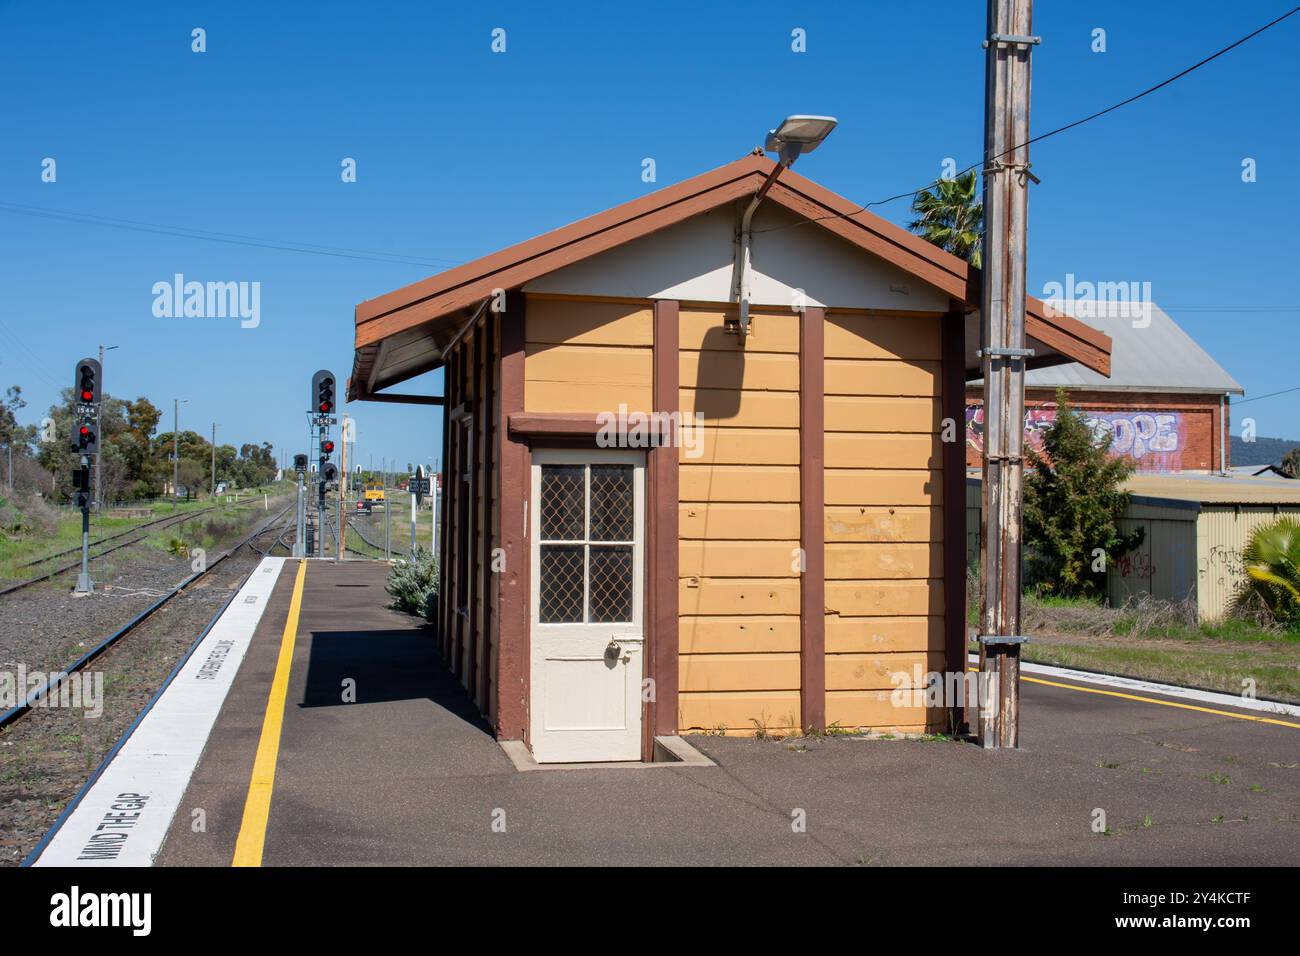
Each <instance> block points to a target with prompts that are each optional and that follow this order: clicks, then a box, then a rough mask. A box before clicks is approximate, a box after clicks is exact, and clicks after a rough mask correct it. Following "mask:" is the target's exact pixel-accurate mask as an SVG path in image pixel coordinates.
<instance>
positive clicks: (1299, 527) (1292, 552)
mask: <svg viewBox="0 0 1300 956" xmlns="http://www.w3.org/2000/svg"><path fill="white" fill-rule="evenodd" d="M1241 557H1242V560H1243V561H1244V563H1245V565H1246V574H1247V576H1248V580H1247V582H1246V587H1247V589H1248V590H1250V591H1254V592H1255V593H1256V594H1258V595H1259V596H1260V598H1262V599H1263V601H1264V604H1265V605H1267V606H1268V609H1269V610H1270V611H1271V612H1272V613H1273V617H1274V618H1275V619H1276V620H1277V621H1278V622H1279V623H1281V624H1288V625H1292V626H1294V625H1296V624H1300V521H1295V520H1294V519H1292V518H1279V519H1278V520H1277V521H1275V522H1273V523H1272V524H1266V525H1262V526H1260V527H1258V528H1256V529H1255V531H1254V533H1253V534H1252V535H1251V536H1250V541H1249V542H1248V543H1247V545H1246V547H1245V550H1243V551H1242V554H1241Z"/></svg>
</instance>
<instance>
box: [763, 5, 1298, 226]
mask: <svg viewBox="0 0 1300 956" xmlns="http://www.w3.org/2000/svg"><path fill="white" fill-rule="evenodd" d="M1298 12H1300V6H1296V7H1292V8H1291V9H1290V10H1288V11H1287V12H1286V13H1284V14H1282V15H1281V16H1280V17H1278V18H1277V19H1276V20H1270V21H1269V22H1268V23H1266V24H1264V25H1263V26H1262V27H1260V28H1259V29H1258V30H1254V31H1252V32H1251V33H1247V34H1246V35H1245V36H1244V37H1242V38H1241V39H1239V40H1235V41H1233V42H1232V43H1230V44H1228V45H1227V46H1225V47H1224V48H1223V49H1221V50H1218V51H1216V52H1214V53H1211V54H1210V55H1209V56H1207V57H1206V58H1205V59H1203V60H1200V61H1199V62H1197V63H1193V64H1192V65H1191V66H1189V67H1188V68H1187V69H1185V70H1183V71H1181V72H1179V73H1175V74H1174V75H1173V76H1171V77H1169V78H1168V79H1167V80H1161V81H1160V82H1159V83H1157V84H1156V85H1155V86H1150V87H1147V88H1146V89H1145V90H1143V91H1142V92H1140V93H1135V94H1134V95H1132V96H1130V97H1129V98H1128V99H1125V100H1120V101H1119V102H1118V103H1115V104H1113V105H1111V106H1108V107H1106V108H1105V109H1103V110H1098V111H1097V112H1095V113H1092V114H1090V115H1088V116H1085V117H1083V118H1082V119H1077V120H1074V121H1073V122H1071V123H1066V124H1065V125H1064V126H1058V127H1056V129H1052V130H1048V131H1047V132H1046V133H1040V134H1039V135H1037V136H1031V137H1030V138H1029V139H1027V140H1025V141H1024V142H1023V143H1020V144H1019V145H1017V146H1012V147H1011V148H1010V149H1007V150H1004V151H1003V152H1001V153H998V154H997V155H996V156H989V157H985V159H984V160H982V161H981V162H978V163H972V164H971V165H970V166H967V167H966V168H965V169H962V170H960V171H958V172H957V173H955V174H954V175H953V178H954V179H955V178H956V177H957V176H964V175H965V174H966V173H969V172H970V171H971V170H973V169H978V168H979V167H980V166H983V165H984V164H985V163H987V162H989V161H990V160H994V159H1001V158H1002V157H1003V156H1006V155H1007V154H1009V153H1014V152H1015V151H1016V150H1018V149H1020V148H1021V147H1024V146H1030V145H1032V144H1034V143H1040V142H1042V141H1043V140H1045V139H1048V138H1049V137H1052V136H1056V135H1057V134H1059V133H1064V132H1065V131H1066V130H1071V129H1074V128H1075V127H1076V126H1082V125H1083V124H1084V123H1090V122H1092V121H1093V120H1095V119H1097V118H1098V117H1101V116H1105V115H1106V114H1107V113H1112V112H1114V111H1115V110H1117V109H1119V108H1120V107H1121V106H1128V105H1129V104H1130V103H1134V102H1136V101H1137V100H1140V99H1142V97H1144V96H1149V95H1150V94H1152V93H1154V92H1156V90H1159V89H1163V88H1164V87H1166V86H1168V85H1169V84H1170V83H1173V82H1174V81H1176V80H1181V79H1182V78H1183V77H1184V76H1186V75H1187V74H1189V73H1191V72H1193V71H1195V70H1199V69H1200V68H1201V67H1203V66H1205V65H1206V64H1207V63H1209V62H1211V61H1213V60H1217V59H1218V58H1219V57H1221V56H1223V55H1224V54H1225V53H1227V52H1229V51H1230V50H1234V49H1236V48H1237V47H1239V46H1241V45H1242V44H1243V43H1245V42H1246V41H1247V40H1251V39H1254V38H1255V37H1257V36H1259V35H1260V34H1261V33H1263V32H1264V31H1265V30H1268V29H1269V28H1271V27H1275V26H1277V25H1278V24H1279V23H1281V22H1282V21H1283V20H1285V19H1286V18H1287V17H1290V16H1293V15H1294V14H1296V13H1298ZM941 181H943V180H942V177H941V178H940V179H933V180H931V181H930V182H928V183H926V184H925V185H924V186H921V187H920V188H918V189H913V190H912V191H911V192H906V193H899V194H898V195H896V196H890V197H888V198H887V199H877V200H876V201H875V202H869V203H867V204H866V205H865V206H861V207H859V208H857V209H855V210H853V211H852V212H842V213H832V214H830V215H829V216H817V217H816V218H812V219H803V220H800V221H799V222H796V223H789V224H786V225H783V226H769V227H768V228H767V229H755V230H754V232H775V231H777V230H778V229H793V228H795V227H796V226H802V225H804V224H805V223H809V222H821V221H822V220H825V219H847V218H849V217H850V216H856V215H857V214H858V213H860V212H866V211H867V210H868V209H870V208H872V207H873V206H883V205H886V204H887V203H891V202H895V201H897V200H899V199H906V198H908V197H910V196H915V195H916V194H917V193H919V192H922V191H924V190H926V189H929V188H930V187H932V186H935V185H938V184H939V183H940V182H941Z"/></svg>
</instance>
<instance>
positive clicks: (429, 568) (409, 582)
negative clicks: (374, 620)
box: [384, 545, 438, 621]
mask: <svg viewBox="0 0 1300 956" xmlns="http://www.w3.org/2000/svg"><path fill="white" fill-rule="evenodd" d="M384 589H385V590H386V591H388V593H389V594H390V595H392V597H393V606H394V607H396V608H397V609H398V610H400V611H405V612H406V613H408V614H418V615H420V616H421V617H423V618H425V619H426V620H430V621H432V620H433V619H434V617H435V616H436V615H437V609H438V559H437V557H436V556H435V555H434V553H433V552H432V551H429V550H428V549H426V548H422V547H420V546H419V545H416V547H415V550H414V551H412V552H411V553H410V554H409V555H408V556H407V557H405V558H399V559H398V561H397V563H396V564H395V565H393V570H392V571H390V572H389V574H388V583H387V584H385V585H384Z"/></svg>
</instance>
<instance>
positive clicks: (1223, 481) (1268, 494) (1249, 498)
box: [1124, 472, 1300, 507]
mask: <svg viewBox="0 0 1300 956" xmlns="http://www.w3.org/2000/svg"><path fill="white" fill-rule="evenodd" d="M1124 489H1125V490H1126V491H1130V492H1132V493H1133V494H1134V495H1135V496H1139V497H1142V498H1172V499H1175V500H1177V501H1194V502H1198V503H1200V504H1206V505H1209V504H1216V505H1287V506H1290V507H1295V506H1297V505H1300V481H1297V480H1294V479H1290V478H1280V477H1275V476H1270V477H1264V476H1261V477H1259V478H1246V477H1241V476H1238V475H1234V476H1232V477H1229V478H1224V477H1222V476H1220V475H1202V474H1188V473H1186V472H1184V473H1183V474H1179V475H1154V474H1136V475H1134V476H1133V477H1131V478H1129V480H1128V481H1126V482H1124Z"/></svg>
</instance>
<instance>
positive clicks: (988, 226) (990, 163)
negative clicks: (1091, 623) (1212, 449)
mask: <svg viewBox="0 0 1300 956" xmlns="http://www.w3.org/2000/svg"><path fill="white" fill-rule="evenodd" d="M1032 24H1033V0H989V3H988V36H987V38H986V40H985V47H986V48H987V51H988V53H987V57H986V60H985V64H986V67H985V80H984V84H985V90H984V97H985V100H984V263H983V288H982V290H981V299H980V310H981V312H980V315H981V320H982V325H981V330H980V356H981V359H982V361H983V370H982V371H983V373H984V456H983V466H984V482H983V485H984V507H983V516H984V529H983V531H984V533H983V536H982V539H983V551H984V553H983V555H982V559H983V580H982V581H981V586H982V588H981V591H982V593H981V599H982V600H981V608H980V635H979V650H980V678H979V680H980V698H981V699H980V705H981V706H980V708H979V715H980V719H979V730H978V733H979V736H980V741H981V743H982V744H983V745H984V746H985V747H987V748H1002V747H1018V746H1020V645H1021V644H1022V643H1023V642H1024V637H1023V636H1022V635H1021V633H1020V587H1021V585H1020V567H1021V540H1020V539H1021V494H1022V486H1023V478H1024V459H1023V453H1024V418H1025V360H1026V359H1027V358H1028V357H1029V356H1030V355H1031V354H1032V352H1031V351H1030V350H1028V349H1026V348H1025V246H1026V240H1025V236H1026V222H1027V215H1028V207H1029V196H1028V193H1029V180H1031V179H1032V178H1033V176H1032V174H1031V173H1030V171H1029V147H1028V145H1027V142H1028V140H1029V58H1030V51H1031V50H1032V49H1033V47H1034V46H1035V45H1036V44H1037V43H1038V42H1039V38H1038V37H1035V36H1032V30H1033V25H1032Z"/></svg>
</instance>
